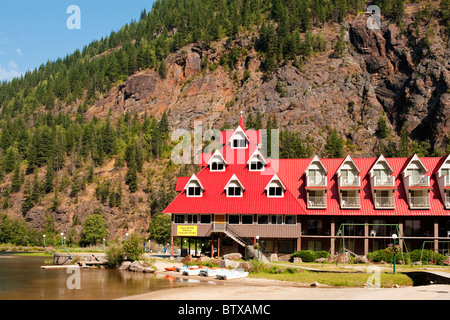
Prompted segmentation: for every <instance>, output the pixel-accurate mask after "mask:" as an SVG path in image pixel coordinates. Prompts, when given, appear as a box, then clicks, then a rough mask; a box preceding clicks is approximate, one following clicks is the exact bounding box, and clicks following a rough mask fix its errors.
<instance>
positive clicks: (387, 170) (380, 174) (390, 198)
mask: <svg viewBox="0 0 450 320" xmlns="http://www.w3.org/2000/svg"><path fill="white" fill-rule="evenodd" d="M369 175H370V188H371V191H372V198H373V202H374V206H375V209H395V201H394V192H395V190H396V188H395V177H394V170H393V169H392V167H391V166H390V165H389V162H388V161H387V160H386V158H385V157H384V156H383V155H381V156H379V157H378V158H377V160H376V161H375V163H374V164H373V166H372V168H371V169H370V171H369Z"/></svg>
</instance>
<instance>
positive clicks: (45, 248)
mask: <svg viewBox="0 0 450 320" xmlns="http://www.w3.org/2000/svg"><path fill="white" fill-rule="evenodd" d="M42 237H43V238H44V247H45V250H47V252H49V253H50V254H51V255H52V256H54V255H55V254H54V253H53V252H51V251H50V250H48V248H47V246H46V245H45V237H46V235H45V234H43V235H42Z"/></svg>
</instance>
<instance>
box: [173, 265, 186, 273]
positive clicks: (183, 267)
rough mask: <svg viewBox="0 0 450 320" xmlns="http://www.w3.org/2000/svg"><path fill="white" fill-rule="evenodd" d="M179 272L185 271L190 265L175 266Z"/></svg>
mask: <svg viewBox="0 0 450 320" xmlns="http://www.w3.org/2000/svg"><path fill="white" fill-rule="evenodd" d="M175 270H176V271H177V272H183V271H184V270H189V266H182V267H177V268H175Z"/></svg>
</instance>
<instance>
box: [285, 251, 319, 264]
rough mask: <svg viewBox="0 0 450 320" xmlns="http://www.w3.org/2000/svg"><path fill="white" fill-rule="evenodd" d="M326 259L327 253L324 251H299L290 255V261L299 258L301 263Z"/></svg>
mask: <svg viewBox="0 0 450 320" xmlns="http://www.w3.org/2000/svg"><path fill="white" fill-rule="evenodd" d="M326 257H328V252H326V251H312V250H300V251H296V252H294V253H293V254H291V261H293V260H294V258H301V259H302V261H303V262H314V261H315V260H316V259H319V258H326Z"/></svg>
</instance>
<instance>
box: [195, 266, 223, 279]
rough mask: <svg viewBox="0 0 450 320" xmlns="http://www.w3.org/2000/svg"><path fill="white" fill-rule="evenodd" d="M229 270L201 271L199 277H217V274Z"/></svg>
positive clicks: (213, 269)
mask: <svg viewBox="0 0 450 320" xmlns="http://www.w3.org/2000/svg"><path fill="white" fill-rule="evenodd" d="M225 270H227V269H223V268H212V269H202V270H200V273H199V275H200V276H203V277H215V276H216V275H217V274H219V273H220V272H223V271H225Z"/></svg>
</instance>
